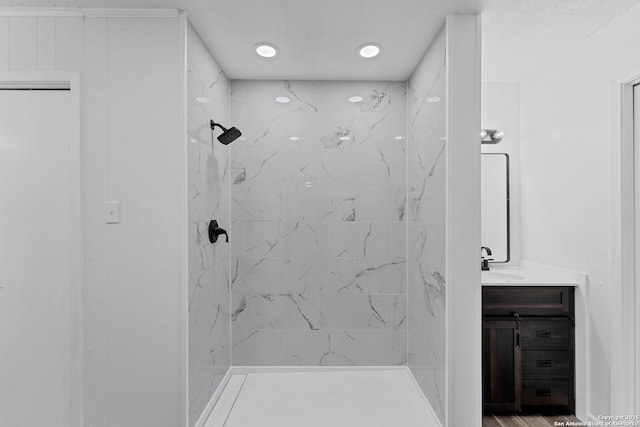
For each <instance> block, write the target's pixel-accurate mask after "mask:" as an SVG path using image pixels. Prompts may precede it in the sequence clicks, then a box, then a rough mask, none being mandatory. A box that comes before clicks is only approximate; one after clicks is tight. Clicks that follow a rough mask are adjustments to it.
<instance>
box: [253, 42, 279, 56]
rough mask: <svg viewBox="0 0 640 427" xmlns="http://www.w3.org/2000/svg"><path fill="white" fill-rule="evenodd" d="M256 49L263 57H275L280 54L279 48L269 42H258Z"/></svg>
mask: <svg viewBox="0 0 640 427" xmlns="http://www.w3.org/2000/svg"><path fill="white" fill-rule="evenodd" d="M255 50H256V53H257V54H258V55H260V56H262V57H263V58H273V57H274V56H276V55H277V54H278V49H277V48H276V47H275V46H274V45H272V44H269V43H258V44H257V45H255Z"/></svg>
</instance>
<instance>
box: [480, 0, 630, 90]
mask: <svg viewBox="0 0 640 427" xmlns="http://www.w3.org/2000/svg"><path fill="white" fill-rule="evenodd" d="M639 2H640V0H489V1H488V2H487V3H486V4H485V5H484V7H483V11H482V71H483V80H485V81H516V80H518V79H519V78H520V77H521V76H522V75H524V74H526V73H529V72H533V71H535V68H536V64H539V63H540V61H545V60H547V59H549V58H551V57H554V56H557V55H562V54H563V53H564V52H567V51H568V50H569V49H570V48H571V47H573V46H575V45H576V44H578V43H580V42H581V41H582V40H584V39H585V38H587V37H589V36H590V35H591V34H593V33H595V32H597V31H598V30H599V29H600V28H602V27H603V26H605V25H606V24H607V23H608V22H610V21H611V20H613V19H614V18H615V17H617V16H618V15H620V14H622V13H624V12H625V11H626V10H628V9H629V8H631V7H633V6H634V5H636V4H638V3H639ZM638 25H640V23H639V24H638Z"/></svg>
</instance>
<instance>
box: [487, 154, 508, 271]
mask: <svg viewBox="0 0 640 427" xmlns="http://www.w3.org/2000/svg"><path fill="white" fill-rule="evenodd" d="M481 194H482V240H481V241H482V246H486V247H488V248H490V249H491V252H492V254H493V255H492V256H491V258H493V261H491V262H492V263H500V262H503V263H504V262H509V256H510V253H509V247H510V242H509V237H510V236H509V155H508V154H505V153H485V154H482V191H481Z"/></svg>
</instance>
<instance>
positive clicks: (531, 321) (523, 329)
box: [520, 317, 571, 350]
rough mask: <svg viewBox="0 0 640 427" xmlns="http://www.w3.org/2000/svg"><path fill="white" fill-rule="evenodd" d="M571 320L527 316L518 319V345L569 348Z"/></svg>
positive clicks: (525, 347)
mask: <svg viewBox="0 0 640 427" xmlns="http://www.w3.org/2000/svg"><path fill="white" fill-rule="evenodd" d="M569 331H571V320H570V319H568V318H562V317H560V318H549V317H527V318H522V319H521V320H520V345H521V347H522V348H523V349H525V350H526V349H527V348H540V347H544V348H569V347H570V344H571V343H570V341H569V337H570V333H569Z"/></svg>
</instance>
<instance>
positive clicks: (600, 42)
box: [492, 6, 640, 415]
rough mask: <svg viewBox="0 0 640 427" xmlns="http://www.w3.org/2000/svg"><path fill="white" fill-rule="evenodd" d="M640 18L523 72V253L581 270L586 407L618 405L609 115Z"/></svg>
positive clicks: (635, 57)
mask: <svg viewBox="0 0 640 427" xmlns="http://www.w3.org/2000/svg"><path fill="white" fill-rule="evenodd" d="M638 22H640V6H635V7H633V8H631V9H629V10H628V11H627V12H626V13H624V14H622V15H621V16H619V17H618V18H616V19H615V20H613V21H612V22H610V23H609V24H608V25H606V26H605V27H603V28H601V29H600V30H599V31H597V32H596V33H594V34H592V35H591V36H590V37H588V38H586V39H584V40H582V41H581V42H580V43H578V44H576V45H575V46H573V47H572V48H570V49H569V50H567V51H565V52H563V53H562V55H557V56H550V57H547V59H546V60H545V62H544V63H540V64H538V66H537V67H536V68H535V69H532V70H530V73H529V74H528V75H526V76H525V77H523V78H522V79H521V81H520V107H521V159H522V162H521V165H522V207H523V214H522V226H523V229H522V258H523V259H525V260H528V261H533V262H538V263H543V264H549V265H553V266H558V267H562V268H568V269H573V270H579V271H584V272H586V273H588V276H589V284H588V288H587V292H586V303H587V320H586V322H587V325H586V327H587V333H588V337H587V363H588V366H587V369H588V372H587V378H588V384H587V390H588V393H587V405H588V407H587V411H588V412H589V413H590V414H591V415H598V414H611V413H619V412H616V410H617V409H616V405H617V404H618V403H617V402H618V401H619V400H620V399H617V398H616V396H617V395H619V394H620V392H619V388H620V387H622V386H623V381H621V379H620V378H613V377H612V374H611V372H612V369H613V367H614V366H615V365H616V364H617V363H618V359H617V358H618V357H619V355H618V354H617V350H616V348H615V346H614V345H613V343H612V336H614V334H613V332H614V330H613V328H619V326H617V325H613V324H612V322H611V318H612V315H614V314H615V313H616V312H617V311H619V310H620V307H621V306H620V303H621V300H620V299H619V297H618V295H617V293H616V292H615V290H616V287H615V285H616V284H615V283H614V282H613V280H612V275H613V273H614V272H612V271H611V265H612V263H613V262H614V261H615V260H613V259H611V256H610V250H611V241H612V238H613V236H612V232H611V230H612V206H611V205H612V194H613V193H612V184H613V183H612V180H611V176H612V169H611V163H612V158H611V152H612V147H613V145H614V144H616V143H617V141H616V140H615V138H614V137H612V135H614V134H615V133H616V129H615V127H614V126H615V125H614V124H612V123H614V120H613V119H614V118H615V117H616V115H617V114H618V112H617V111H616V109H615V108H612V105H613V104H612V98H614V97H616V96H617V95H618V94H617V93H615V92H616V90H617V89H615V88H616V86H615V85H612V84H611V83H612V82H625V81H628V80H630V79H632V78H634V77H637V76H639V75H640V55H639V54H637V52H638V49H639V48H640V26H638ZM539 49H544V46H540V47H539ZM522 54H523V55H527V54H528V53H527V52H526V51H523V52H522ZM508 60H512V61H517V58H509V59H508ZM492 66H495V67H500V64H499V63H495V64H492ZM612 88H613V89H612ZM622 375H625V373H622Z"/></svg>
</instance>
